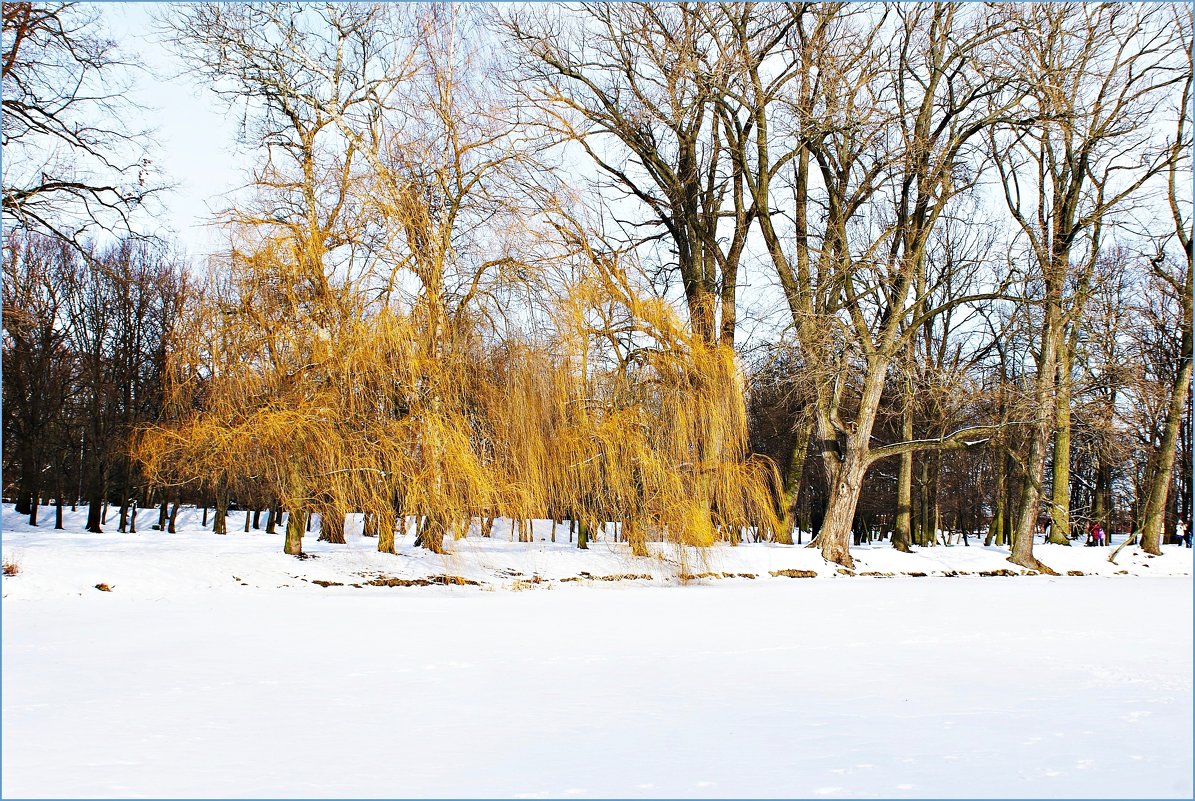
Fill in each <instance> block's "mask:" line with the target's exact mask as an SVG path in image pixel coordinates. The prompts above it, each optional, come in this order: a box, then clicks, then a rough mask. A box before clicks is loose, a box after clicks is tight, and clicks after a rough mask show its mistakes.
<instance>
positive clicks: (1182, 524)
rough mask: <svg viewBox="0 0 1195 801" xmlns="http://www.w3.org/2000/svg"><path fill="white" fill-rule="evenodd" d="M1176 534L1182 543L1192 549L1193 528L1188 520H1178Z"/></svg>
mask: <svg viewBox="0 0 1195 801" xmlns="http://www.w3.org/2000/svg"><path fill="white" fill-rule="evenodd" d="M1174 534H1175V536H1177V537H1178V541H1179V542H1180V543H1182V544H1183V545H1185V546H1187V547H1188V548H1190V547H1191V526H1190V524H1189V523H1187V521H1186V520H1183V519H1182V518H1181V517H1180V518H1179V519H1178V523H1176V524H1175V526H1174Z"/></svg>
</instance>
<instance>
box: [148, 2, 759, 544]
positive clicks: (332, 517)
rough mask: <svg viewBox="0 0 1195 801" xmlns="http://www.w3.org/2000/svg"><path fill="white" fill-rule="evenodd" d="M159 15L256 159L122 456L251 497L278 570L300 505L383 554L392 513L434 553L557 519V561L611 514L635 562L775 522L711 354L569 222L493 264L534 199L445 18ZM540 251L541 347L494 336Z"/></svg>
mask: <svg viewBox="0 0 1195 801" xmlns="http://www.w3.org/2000/svg"><path fill="white" fill-rule="evenodd" d="M182 19H183V20H185V21H186V25H181V24H180V30H182V29H184V28H185V30H186V31H187V32H186V33H185V34H180V36H183V37H184V42H185V44H186V46H187V47H190V48H193V51H192V52H194V53H195V54H196V56H197V63H198V64H199V65H200V68H201V69H204V70H208V71H210V72H211V74H212V77H213V78H216V79H218V80H222V81H225V82H226V84H225V85H227V86H231V87H232V88H231V89H229V91H230V92H231V93H232V96H233V97H234V98H236V99H239V100H245V99H249V100H251V101H252V102H253V105H252V106H251V108H254V109H256V110H258V111H259V112H260V113H261V117H260V118H259V119H258V121H257V125H258V126H259V128H260V129H261V131H260V132H263V133H264V136H265V141H266V143H267V153H266V155H267V156H268V158H267V159H266V160H265V162H264V164H263V166H262V167H261V168H260V170H259V171H258V173H257V174H256V175H255V184H256V186H257V188H258V190H259V193H258V196H257V197H256V198H255V199H253V202H251V203H250V205H249V206H248V207H246V208H245V209H237V210H233V211H231V212H230V213H229V215H228V216H229V221H230V226H231V228H230V230H231V231H232V233H233V240H232V248H231V249H230V255H229V257H228V258H227V259H226V260H225V261H224V263H223V264H222V265H220V268H219V270H218V280H216V281H214V282H213V284H212V287H211V289H210V291H209V293H208V295H207V298H206V302H205V303H203V304H201V305H199V306H198V307H197V309H196V310H195V316H194V319H193V320H192V321H190V326H189V328H185V329H184V331H186V332H187V333H185V334H183V335H182V336H180V339H179V342H178V343H177V347H176V348H175V349H174V351H175V352H174V362H173V365H172V367H173V369H172V372H171V375H170V387H169V389H170V395H171V401H172V404H171V409H172V415H171V418H170V422H168V423H164V424H161V425H158V426H154V427H152V428H149V429H147V430H146V431H145V432H144V434H143V436H142V437H141V439H140V441H139V444H138V454H139V456H140V458H141V459H142V460H143V462H144V463H145V465H146V466H147V468H148V470H149V472H150V474H151V476H153V477H154V478H155V479H156V480H157V481H158V482H159V483H164V484H165V483H196V484H201V485H203V486H205V487H210V488H211V489H212V490H213V491H214V492H215V494H216V496H217V503H218V505H219V504H220V503H221V502H222V501H223V503H224V504H225V505H226V504H227V498H228V497H229V493H230V492H233V491H234V490H236V489H238V488H240V489H244V488H249V487H252V488H253V489H252V492H253V494H256V495H266V496H269V497H272V498H274V499H276V501H277V502H278V503H279V504H280V505H281V506H283V507H284V508H286V509H287V510H288V511H289V513H290V519H289V522H288V525H287V537H286V545H285V550H286V552H287V553H291V554H299V553H301V552H302V544H301V538H302V535H303V533H304V531H305V530H306V527H307V525H306V521H307V517H308V516H309V515H310V514H312V513H318V514H319V515H320V517H321V521H322V527H323V528H324V529H325V530H328V529H331V530H332V531H333V535H332V536H329V539H332V540H333V541H338V540H340V541H342V534H341V535H340V536H339V537H338V536H335V532H337V531H342V530H343V521H344V516H345V514H346V513H349V512H363V513H364V514H365V516H366V521H367V524H366V525H367V532H369V533H376V534H377V535H378V537H379V540H378V547H379V550H381V551H386V552H393V550H394V547H395V545H394V543H395V537H394V535H395V528H396V525H401V528H402V530H404V531H405V530H406V526H405V521H406V520H407V518H408V517H413V518H414V519H415V521H416V525H417V543H418V544H420V545H423V546H424V547H427V548H429V549H430V550H432V551H435V552H440V551H442V550H443V547H444V540H445V538H447V537H449V536H457V537H460V536H464V535H465V534H466V533H467V532H468V530H469V528H470V526H471V525H472V523H473V521H474V520H475V519H478V518H481V519H482V520H487V519H488V520H492V519H493V517H494V516H495V515H498V514H502V515H505V516H509V517H512V518H515V519H517V520H526V519H529V518H532V517H537V516H541V515H544V514H548V513H552V514H553V516H559V515H561V514H564V513H567V514H568V516H569V517H570V518H571V519H575V520H577V521H578V522H579V523H580V524H581V532H582V535H581V537H580V538H579V542H578V544H579V545H580V546H582V547H584V546H585V544H586V541H587V539H588V533H589V532H591V531H593V530H594V529H595V527H596V526H598V525H604V524H605V523H607V522H614V523H617V524H620V525H621V528H620V531H621V534H622V536H623V537H624V538H625V539H626V540H627V541H628V542H629V543H630V544H631V547H632V550H633V551H634V552H636V553H645V552H646V543H647V542H648V541H649V540H650V539H668V540H672V541H675V542H683V543H690V544H696V545H705V544H709V543H711V542H713V541H714V539H715V538H719V537H722V538H725V539H728V540H730V541H738V540H739V539H740V538H741V537H742V536H743V530H744V529H745V528H748V527H751V528H753V529H754V530H755V531H756V532H759V531H761V530H762V531H766V532H772V531H774V530H775V528H776V524H775V520H774V516H773V514H772V512H771V509H772V505H773V501H772V497H773V491H774V487H773V483H772V482H773V477H774V474H773V472H772V471H771V468H770V464H769V463H767V462H761V461H755V460H750V459H749V458H748V457H747V447H746V441H747V440H746V416H745V411H744V402H743V382H742V380H741V377H740V375H739V368H738V366H737V364H736V362H735V359H734V355H733V352H732V351H731V349H730V348H729V347H727V346H724V345H719V344H716V343H712V342H710V341H709V338H708V336H707V333H708V332H705V331H699V332H697V333H694V332H693V330H692V329H691V328H689V327H687V326H685V325H684V324H682V323H681V322H680V320H679V319H678V317H677V316H676V314H675V312H674V311H673V310H672V309H671V308H670V307H669V306H668V305H667V304H665V303H663V302H662V301H659V300H652V301H645V300H643V299H642V298H641V297H640V294H639V293H638V291H637V290H636V289H635V288H634V286H633V284H632V281H631V280H630V279H629V278H628V276H627V274H626V272H625V271H624V270H623V269H622V267H621V266H620V262H619V260H618V259H617V258H615V257H614V256H613V255H606V254H599V252H598V251H595V250H594V249H592V248H591V247H590V246H589V245H588V244H587V242H588V241H589V240H590V237H591V234H588V233H584V234H582V233H580V231H581V228H580V227H579V226H574V227H573V228H572V229H567V228H566V227H563V226H560V225H558V226H557V227H556V228H555V229H554V230H555V231H556V232H557V233H565V232H566V231H568V230H571V233H568V234H567V235H566V236H564V237H560V236H556V237H555V239H556V241H557V245H564V247H563V248H561V247H556V248H555V249H554V250H555V255H554V256H553V255H551V254H548V255H545V254H544V253H539V254H538V255H537V257H536V260H535V262H536V263H533V262H532V260H531V259H530V258H528V257H526V256H521V255H517V254H519V253H520V252H530V251H533V250H536V248H533V247H527V246H526V245H525V244H524V246H523V250H522V251H519V250H518V249H517V248H515V247H514V245H516V244H518V243H519V242H520V241H523V242H525V239H524V240H520V238H519V236H518V234H517V231H518V230H519V228H520V224H519V222H520V221H519V216H520V215H524V216H525V215H526V207H525V206H519V205H516V204H515V203H514V202H513V201H512V195H513V192H506V191H505V187H506V186H508V185H511V184H514V185H516V186H517V187H521V188H523V189H524V190H525V192H534V191H536V190H535V187H534V185H533V184H531V183H530V182H529V181H526V180H525V179H524V173H523V172H522V171H521V170H522V167H523V165H524V164H525V162H526V159H527V154H528V153H529V152H532V151H533V150H534V146H535V143H534V142H528V141H526V139H525V138H524V139H518V138H517V137H516V135H515V125H516V123H517V121H518V120H517V115H516V114H515V113H514V111H513V110H510V109H508V110H505V111H504V110H503V109H502V108H501V106H500V105H499V103H498V99H497V98H495V97H494V96H493V95H490V94H488V93H487V88H486V84H485V83H484V81H482V80H481V78H482V76H483V74H484V67H485V66H486V65H485V64H484V63H481V62H479V60H478V59H480V56H478V54H477V53H475V52H474V51H471V50H470V49H469V48H468V47H467V46H466V44H465V39H466V38H467V37H465V36H464V34H463V33H462V31H463V30H464V29H467V27H468V25H469V24H470V21H469V19H468V18H467V17H462V16H460V15H459V14H458V13H457V11H456V10H454V9H452V8H447V7H432V8H429V9H415V10H411V11H402V12H399V11H398V10H395V9H388V8H385V7H381V6H345V7H342V6H328V7H319V8H310V7H307V8H296V7H292V6H244V7H224V6H196V7H189V8H188V9H186V10H185V11H184V12H182ZM379 41H386V42H390V43H392V47H390V48H389V49H382V50H379V49H378V48H377V47H375V44H376V43H377V42H379ZM541 194H542V193H541ZM522 226H523V227H526V222H525V221H524V222H523V223H522ZM547 230H553V229H551V227H548V229H547ZM540 233H541V235H542V234H543V232H542V231H541V232H540ZM550 239H551V237H543V238H542V241H541V242H540V243H539V246H538V249H539V250H540V251H544V250H545V248H546V249H547V250H553V248H552V245H551V242H550V241H549V240H550ZM552 259H556V260H558V261H559V260H571V261H572V262H573V263H574V264H576V266H578V268H579V269H578V270H577V273H578V274H579V276H580V278H578V279H577V280H575V281H573V282H571V283H570V284H569V286H568V287H567V291H562V292H560V293H558V294H557V295H555V296H552V297H551V298H550V299H549V301H548V304H547V305H548V306H549V308H550V310H551V313H552V316H553V318H554V319H555V321H556V327H555V330H554V331H553V332H552V336H551V337H550V338H551V340H552V341H554V342H555V345H554V346H553V347H550V348H549V347H544V346H540V347H535V346H534V345H531V344H527V343H519V342H518V341H516V339H517V338H515V339H512V338H510V337H506V339H507V341H505V342H504V341H503V337H501V336H500V333H501V331H500V328H501V326H500V324H499V322H497V321H496V319H495V318H500V317H502V305H503V300H504V299H506V300H508V299H509V298H510V297H511V296H512V294H513V293H514V292H515V290H517V289H518V288H519V287H522V288H523V290H525V291H527V292H528V293H530V292H531V290H532V289H533V288H534V286H535V285H536V280H535V277H534V274H535V271H536V270H537V269H538V268H537V264H540V265H542V264H544V263H547V262H549V261H551V260H552ZM578 262H579V263H578ZM541 288H542V285H541ZM548 294H550V293H548ZM611 315H613V316H611ZM521 322H523V320H520V319H517V317H515V318H512V319H510V320H507V321H506V325H507V326H508V327H517V326H518V325H519V323H521Z"/></svg>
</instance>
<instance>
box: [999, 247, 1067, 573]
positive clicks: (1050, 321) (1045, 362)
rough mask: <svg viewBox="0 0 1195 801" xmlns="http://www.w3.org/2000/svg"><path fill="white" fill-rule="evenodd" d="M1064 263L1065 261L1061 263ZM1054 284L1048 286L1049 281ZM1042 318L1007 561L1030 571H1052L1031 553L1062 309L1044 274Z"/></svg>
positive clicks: (1052, 414)
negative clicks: (1030, 421)
mask: <svg viewBox="0 0 1195 801" xmlns="http://www.w3.org/2000/svg"><path fill="white" fill-rule="evenodd" d="M1064 266H1065V263H1064ZM1052 283H1053V284H1055V285H1056V286H1053V287H1052V286H1051V284H1052ZM1046 291H1047V300H1046V308H1045V318H1044V320H1043V321H1042V335H1041V356H1040V358H1039V360H1038V363H1037V377H1036V379H1035V383H1036V387H1035V393H1034V401H1035V405H1034V410H1033V411H1034V421H1033V424H1032V425H1031V426H1029V457H1028V459H1026V461H1025V477H1024V484H1023V488H1022V491H1021V502H1020V504H1018V508H1017V519H1016V526H1015V528H1014V529H1013V537H1012V553H1011V554H1010V555H1009V557H1008V561H1010V562H1012V563H1013V564H1014V565H1020V566H1021V567H1024V568H1027V569H1029V570H1038V571H1041V572H1049V573H1053V571H1052V570H1050V569H1049V568H1048V567H1046V566H1045V565H1043V564H1042V563H1041V562H1040V561H1038V560H1037V558H1036V557H1034V555H1033V531H1034V528H1035V524H1036V522H1037V514H1038V508H1039V506H1040V504H1041V484H1042V478H1043V477H1044V475H1045V465H1046V446H1047V443H1048V442H1049V441H1050V438H1051V435H1052V434H1053V426H1054V420H1055V406H1054V384H1055V379H1056V371H1057V369H1058V344H1059V343H1058V339H1059V335H1060V317H1061V309H1060V305H1059V300H1058V294H1057V293H1058V292H1060V291H1061V289H1060V281H1059V280H1058V279H1053V280H1051V279H1050V278H1049V277H1047V290H1046Z"/></svg>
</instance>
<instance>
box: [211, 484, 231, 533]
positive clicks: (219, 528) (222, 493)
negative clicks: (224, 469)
mask: <svg viewBox="0 0 1195 801" xmlns="http://www.w3.org/2000/svg"><path fill="white" fill-rule="evenodd" d="M212 533H213V534H227V533H228V487H226V486H225V485H224V482H223V481H221V482H220V483H219V484H218V485H217V486H216V514H215V516H214V517H213V518H212Z"/></svg>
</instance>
